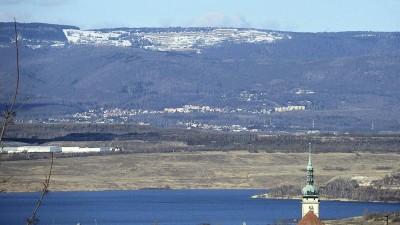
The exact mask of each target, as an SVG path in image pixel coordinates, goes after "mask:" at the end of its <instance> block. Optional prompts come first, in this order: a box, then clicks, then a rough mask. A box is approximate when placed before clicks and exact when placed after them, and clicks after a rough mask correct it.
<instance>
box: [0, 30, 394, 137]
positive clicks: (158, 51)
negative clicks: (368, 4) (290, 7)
mask: <svg viewBox="0 0 400 225" xmlns="http://www.w3.org/2000/svg"><path fill="white" fill-rule="evenodd" d="M6 25H7V26H8V27H10V26H11V25H13V24H12V23H9V24H5V23H0V33H1V34H2V35H0V68H1V69H0V79H1V80H4V81H5V82H4V84H5V83H12V82H13V78H14V76H13V74H14V70H15V67H14V66H13V65H15V62H14V60H15V57H14V54H15V53H14V51H15V49H14V46H13V43H12V40H13V39H12V38H13V36H12V35H11V34H10V35H9V36H7V37H6V34H5V33H3V32H1V31H2V30H4V29H6V28H4V26H6ZM18 25H19V24H18ZM24 26H25V25H21V26H17V28H18V29H19V31H20V32H19V33H20V34H21V41H20V47H21V49H20V50H21V51H20V52H21V72H22V77H21V78H22V79H21V85H22V86H21V93H22V95H23V96H29V97H30V101H29V104H30V105H27V108H26V110H25V111H24V112H21V117H22V118H26V119H34V120H39V121H42V120H47V119H48V118H58V119H60V118H69V119H70V120H72V121H74V119H73V118H74V117H73V115H75V114H76V113H82V112H88V111H90V110H99V109H100V108H104V109H112V108H115V107H117V108H121V109H127V110H128V109H137V110H139V109H141V110H142V111H145V110H156V111H160V112H162V111H163V110H164V109H165V108H179V107H183V106H184V105H198V106H209V107H214V108H216V107H218V108H224V112H227V113H219V114H212V115H210V114H206V115H203V114H200V115H197V114H188V115H186V114H182V115H181V114H168V115H167V114H161V113H160V114H154V115H144V114H140V115H131V116H124V115H119V116H115V118H114V119H115V120H114V122H122V121H125V122H133V123H135V122H143V121H144V122H145V123H150V124H153V125H157V126H158V125H159V126H180V125H179V124H186V123H189V122H196V123H202V124H213V125H220V126H222V125H224V124H225V125H226V124H230V125H240V126H246V127H251V126H253V127H254V125H257V127H264V128H265V129H267V130H268V129H269V130H271V129H278V128H279V130H281V131H291V132H292V131H304V130H310V129H313V128H312V127H311V124H312V123H311V122H312V120H315V121H318V122H317V125H318V126H317V129H318V130H321V131H329V132H331V131H340V132H345V131H353V132H354V131H355V132H372V131H373V132H378V131H382V132H386V131H390V132H396V131H398V129H399V128H400V119H399V116H398V115H397V113H396V112H397V110H398V109H399V108H400V105H399V103H398V102H399V101H398V100H400V91H399V90H398V88H397V87H398V85H399V77H400V72H399V71H400V70H399V69H400V33H398V32H388V33H384V32H340V33H295V32H280V31H262V30H256V29H236V28H235V29H232V28H230V29H227V28H226V29H225V28H224V29H220V28H126V29H125V30H119V29H99V30H94V31H90V32H89V33H85V32H87V31H82V30H79V28H78V27H73V26H64V25H55V26H53V25H48V26H49V27H47V28H46V25H43V24H36V25H32V24H30V25H29V26H28V28H26V29H25V28H24ZM69 28H77V29H69ZM7 29H10V28H7ZM24 29H25V30H24ZM135 29H136V30H135ZM138 29H142V30H141V33H138V31H139V30H138ZM65 30H73V31H74V32H78V33H77V34H82V33H79V32H83V34H85V35H83V36H82V37H81V36H79V35H77V36H76V38H78V40H82V41H80V43H79V44H75V43H74V42H73V41H72V42H70V41H69V40H68V38H67V36H66V34H65ZM10 32H11V31H10ZM10 32H8V33H10ZM96 32H97V33H96ZM113 32H114V33H113ZM135 32H136V33H135ZM200 34H201V35H200ZM29 35H31V36H29ZM63 35H64V36H63ZM113 35H114V36H113ZM143 37H146V38H143ZM84 40H87V41H86V42H85V41H84ZM258 40H260V41H258ZM90 41H92V42H90ZM196 41H198V42H196ZM127 42H129V43H130V45H129V46H128V44H127ZM77 43H78V42H77ZM110 43H111V44H110ZM115 43H117V44H115ZM121 43H126V44H125V45H124V44H121ZM204 43H205V44H204ZM210 43H211V44H210ZM146 46H147V47H146ZM0 92H1V93H2V95H1V96H2V99H0V102H2V103H3V104H4V103H7V99H8V96H10V95H11V93H12V86H11V85H1V84H0ZM23 96H21V98H22V97H23ZM288 106H302V107H305V110H304V111H298V112H285V113H277V112H275V110H276V107H278V108H279V107H280V108H281V109H282V110H283V109H284V107H288ZM281 109H278V110H281ZM286 109H290V107H289V108H286ZM286 109H285V110H286ZM228 112H232V113H228ZM125 117H127V119H126V120H125V119H121V118H125ZM266 117H267V119H266ZM88 121H98V120H96V119H95V118H91V119H88ZM105 121H108V119H105ZM270 121H272V123H274V126H271V124H270V123H271V122H270ZM371 123H374V125H375V127H374V129H375V130H372V129H371ZM264 128H263V129H264Z"/></svg>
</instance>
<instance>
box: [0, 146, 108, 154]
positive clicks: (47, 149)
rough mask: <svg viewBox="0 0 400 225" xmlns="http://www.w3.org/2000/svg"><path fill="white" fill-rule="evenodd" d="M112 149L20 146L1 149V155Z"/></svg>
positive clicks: (106, 150) (105, 148) (86, 151)
mask: <svg viewBox="0 0 400 225" xmlns="http://www.w3.org/2000/svg"><path fill="white" fill-rule="evenodd" d="M108 151H111V149H110V148H107V147H101V148H81V147H60V146H20V147H4V148H0V152H1V153H34V152H54V153H88V152H108Z"/></svg>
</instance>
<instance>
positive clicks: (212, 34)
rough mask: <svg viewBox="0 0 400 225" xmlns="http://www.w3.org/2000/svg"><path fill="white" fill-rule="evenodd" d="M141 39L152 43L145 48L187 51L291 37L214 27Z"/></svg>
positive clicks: (153, 34) (152, 35) (148, 36)
mask: <svg viewBox="0 0 400 225" xmlns="http://www.w3.org/2000/svg"><path fill="white" fill-rule="evenodd" d="M137 35H138V36H139V37H140V38H141V39H144V40H146V41H148V42H149V43H151V45H147V46H143V47H144V48H145V49H151V50H157V51H187V50H200V49H201V48H203V47H208V46H215V45H218V44H220V43H222V42H225V41H229V42H233V43H237V44H239V43H260V42H265V43H273V42H275V41H277V40H281V39H284V38H290V37H289V36H286V35H281V34H278V33H274V32H263V31H258V30H238V29H214V30H211V31H202V32H199V31H184V32H165V33H138V34H137Z"/></svg>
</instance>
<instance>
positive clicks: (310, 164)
mask: <svg viewBox="0 0 400 225" xmlns="http://www.w3.org/2000/svg"><path fill="white" fill-rule="evenodd" d="M308 166H312V161H311V143H308Z"/></svg>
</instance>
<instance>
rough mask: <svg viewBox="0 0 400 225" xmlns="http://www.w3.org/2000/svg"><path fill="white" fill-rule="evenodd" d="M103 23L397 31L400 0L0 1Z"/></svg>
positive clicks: (24, 15)
mask: <svg viewBox="0 0 400 225" xmlns="http://www.w3.org/2000/svg"><path fill="white" fill-rule="evenodd" d="M14 17H16V19H17V21H18V22H44V23H57V24H68V25H76V26H78V27H80V28H81V29H91V28H107V27H170V26H182V27H188V26H218V27H253V28H262V29H271V30H285V31H299V32H323V31H400V0H274V1H272V0H140V1H139V0H113V1H106V0H80V1H79V0H0V21H1V22H6V21H12V20H13V18H14Z"/></svg>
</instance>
